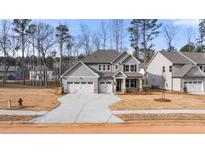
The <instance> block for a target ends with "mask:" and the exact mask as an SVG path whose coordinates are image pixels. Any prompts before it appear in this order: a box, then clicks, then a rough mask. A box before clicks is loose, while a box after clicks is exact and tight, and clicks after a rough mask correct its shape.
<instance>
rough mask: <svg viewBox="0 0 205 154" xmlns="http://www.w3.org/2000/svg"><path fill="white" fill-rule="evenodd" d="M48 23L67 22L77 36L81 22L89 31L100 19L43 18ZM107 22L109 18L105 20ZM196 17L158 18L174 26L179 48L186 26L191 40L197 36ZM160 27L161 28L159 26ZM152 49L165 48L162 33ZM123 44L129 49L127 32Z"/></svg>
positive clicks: (95, 26)
mask: <svg viewBox="0 0 205 154" xmlns="http://www.w3.org/2000/svg"><path fill="white" fill-rule="evenodd" d="M43 21H45V22H47V23H49V24H52V25H53V26H56V25H58V24H59V23H61V24H67V25H68V26H69V27H70V31H71V34H72V35H73V36H78V35H79V33H80V25H81V24H86V25H88V26H89V27H90V30H91V32H92V31H96V30H97V29H99V25H100V22H101V21H102V20H98V19H83V20H79V19H78V20H74V19H72V20H70V19H68V20H67V19H62V20H59V19H58V20H43ZM105 21H107V22H109V20H105ZM130 21H131V20H130V19H126V20H124V24H125V31H127V29H128V27H129V26H130ZM198 21H199V20H198V19H190V20H188V19H186V20H182V19H180V20H178V19H168V20H166V19H164V20H159V23H162V24H168V23H172V24H173V25H174V26H175V27H176V33H177V34H176V37H175V39H174V41H173V45H174V46H175V47H176V48H177V49H180V48H181V46H183V45H184V44H186V42H187V41H186V35H185V33H186V31H187V29H188V28H192V29H193V32H194V36H195V37H193V39H192V41H195V40H196V37H197V36H198ZM161 29H162V28H161ZM154 44H155V46H154V49H155V50H157V51H158V50H161V49H167V44H166V41H165V39H164V37H163V34H160V36H159V37H157V38H156V39H155V41H154ZM125 46H126V47H127V48H128V49H130V43H129V34H127V36H126V38H125Z"/></svg>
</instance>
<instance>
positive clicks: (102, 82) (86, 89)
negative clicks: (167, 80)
mask: <svg viewBox="0 0 205 154" xmlns="http://www.w3.org/2000/svg"><path fill="white" fill-rule="evenodd" d="M139 65H140V62H139V61H138V60H137V59H136V58H135V57H134V56H132V55H131V54H128V53H127V52H122V53H120V52H117V51H114V50H99V51H96V52H94V53H93V54H91V55H90V56H88V57H86V58H84V59H82V61H79V62H78V63H76V64H75V65H74V66H73V67H72V68H70V69H69V70H67V71H66V72H65V73H64V74H63V75H62V76H61V78H62V83H63V88H64V91H65V92H68V93H115V92H122V93H124V92H130V91H138V90H141V89H142V79H143V74H142V73H140V66H139Z"/></svg>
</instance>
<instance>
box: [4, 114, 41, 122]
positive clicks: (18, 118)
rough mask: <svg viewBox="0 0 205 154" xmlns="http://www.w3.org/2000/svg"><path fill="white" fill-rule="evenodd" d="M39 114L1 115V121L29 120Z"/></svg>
mask: <svg viewBox="0 0 205 154" xmlns="http://www.w3.org/2000/svg"><path fill="white" fill-rule="evenodd" d="M37 117H38V116H29V115H26V116H13V115H0V121H29V120H31V119H33V118H37Z"/></svg>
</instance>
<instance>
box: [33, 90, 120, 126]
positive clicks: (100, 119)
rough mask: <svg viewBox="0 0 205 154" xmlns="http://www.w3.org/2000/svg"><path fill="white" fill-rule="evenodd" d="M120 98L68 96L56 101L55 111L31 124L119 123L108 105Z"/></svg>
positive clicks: (89, 95) (95, 95)
mask: <svg viewBox="0 0 205 154" xmlns="http://www.w3.org/2000/svg"><path fill="white" fill-rule="evenodd" d="M119 100H120V98H119V97H117V96H115V95H110V94H68V95H65V96H63V97H61V98H59V99H58V101H59V102H60V103H61V104H60V106H58V107H57V108H56V109H54V110H52V111H50V112H47V113H46V114H45V115H43V116H40V117H38V118H36V119H33V120H31V121H30V122H32V123H120V122H123V120H121V119H119V118H117V117H116V116H114V115H113V114H112V112H111V110H110V109H109V105H110V104H112V103H114V102H116V101H119Z"/></svg>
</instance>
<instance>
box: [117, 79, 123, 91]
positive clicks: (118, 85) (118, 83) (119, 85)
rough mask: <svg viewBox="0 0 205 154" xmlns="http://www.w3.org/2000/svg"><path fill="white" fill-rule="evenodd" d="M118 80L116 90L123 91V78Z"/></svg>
mask: <svg viewBox="0 0 205 154" xmlns="http://www.w3.org/2000/svg"><path fill="white" fill-rule="evenodd" d="M116 82H117V85H116V91H117V92H121V82H122V80H121V79H117V80H116Z"/></svg>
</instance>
